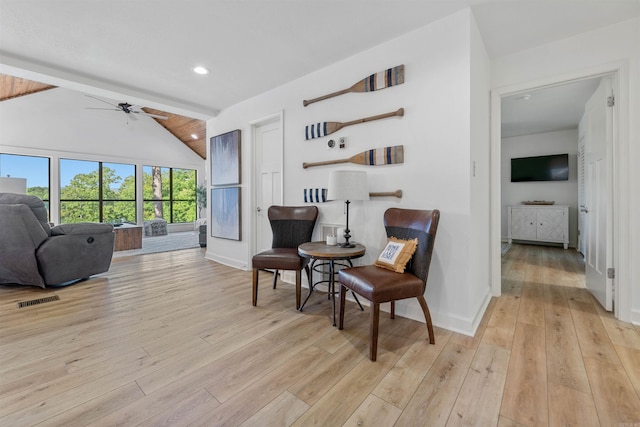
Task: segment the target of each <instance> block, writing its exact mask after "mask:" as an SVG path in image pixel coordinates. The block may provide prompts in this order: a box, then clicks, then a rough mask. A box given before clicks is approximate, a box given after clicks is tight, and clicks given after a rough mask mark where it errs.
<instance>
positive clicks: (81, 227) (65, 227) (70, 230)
mask: <svg viewBox="0 0 640 427" xmlns="http://www.w3.org/2000/svg"><path fill="white" fill-rule="evenodd" d="M111 232H113V225H112V224H105V223H100V222H78V223H74V224H60V225H56V226H55V227H53V228H52V229H51V235H52V236H62V235H67V234H103V233H111Z"/></svg>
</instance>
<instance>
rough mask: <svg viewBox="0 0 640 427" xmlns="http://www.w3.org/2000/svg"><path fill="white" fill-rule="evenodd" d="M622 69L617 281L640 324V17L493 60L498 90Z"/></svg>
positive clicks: (623, 308) (625, 310)
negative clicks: (621, 239)
mask: <svg viewBox="0 0 640 427" xmlns="http://www.w3.org/2000/svg"><path fill="white" fill-rule="evenodd" d="M616 68H620V69H621V73H620V76H619V77H620V79H619V82H618V86H619V88H618V89H619V90H618V93H617V100H616V102H617V105H618V107H617V108H618V111H619V112H620V116H619V117H618V119H619V120H620V123H621V124H622V125H621V127H620V128H619V129H618V135H617V136H618V146H617V147H616V148H617V150H616V152H615V153H614V154H615V157H616V174H617V175H618V179H617V182H616V194H615V196H617V198H616V200H617V205H618V207H619V209H618V211H617V212H616V222H615V223H614V227H615V229H616V232H617V235H618V236H626V241H627V242H626V244H624V245H623V246H622V247H619V250H618V251H617V262H618V264H617V265H616V266H615V267H616V281H617V282H618V285H619V286H618V288H617V290H616V294H618V295H619V306H618V308H619V313H620V314H621V319H622V320H627V321H633V322H634V323H637V324H640V264H639V263H638V262H637V260H638V259H640V215H638V212H640V193H639V192H638V191H637V190H636V189H635V188H637V183H638V182H640V169H639V168H637V167H636V166H635V165H637V164H640V144H638V141H639V138H640V121H638V120H637V117H640V18H635V19H631V20H629V21H625V22H622V23H619V24H616V25H611V26H608V27H604V28H601V29H598V30H595V31H590V32H587V33H583V34H580V35H577V36H575V37H570V38H567V39H564V40H560V41H557V42H554V43H549V44H545V45H542V46H538V47H536V48H533V49H528V50H526V51H522V52H519V53H516V54H513V55H509V56H506V57H502V58H498V59H496V60H494V61H493V62H492V73H491V74H492V88H494V89H499V88H504V87H513V86H520V87H523V86H528V85H530V84H532V83H531V82H545V84H548V83H552V82H554V81H556V82H557V81H565V80H568V79H573V78H576V76H586V75H589V74H592V73H594V72H606V71H608V70H611V69H616Z"/></svg>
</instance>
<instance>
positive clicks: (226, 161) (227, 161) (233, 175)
mask: <svg viewBox="0 0 640 427" xmlns="http://www.w3.org/2000/svg"><path fill="white" fill-rule="evenodd" d="M210 151H211V153H210V154H211V156H210V157H211V185H238V184H240V129H236V130H234V131H231V132H227V133H223V134H222V135H218V136H214V137H212V138H211V144H210Z"/></svg>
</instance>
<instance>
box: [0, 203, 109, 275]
mask: <svg viewBox="0 0 640 427" xmlns="http://www.w3.org/2000/svg"><path fill="white" fill-rule="evenodd" d="M113 243H114V233H113V226H112V225H111V224H102V223H88V222H85V223H77V224H62V225H58V226H55V227H53V228H52V227H50V226H49V222H48V215H47V210H46V208H45V205H44V202H43V201H42V200H41V199H39V198H38V197H35V196H30V195H25V194H14V193H0V284H20V285H30V286H39V287H41V288H44V287H45V286H60V285H66V284H69V283H73V282H75V281H78V280H82V279H86V278H89V276H92V275H94V274H98V273H103V272H105V271H107V270H109V267H110V266H111V258H112V257H113Z"/></svg>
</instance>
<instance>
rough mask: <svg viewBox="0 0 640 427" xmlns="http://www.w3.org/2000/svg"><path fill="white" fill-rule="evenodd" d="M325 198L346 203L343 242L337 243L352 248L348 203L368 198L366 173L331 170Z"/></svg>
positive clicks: (342, 246)
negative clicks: (345, 223)
mask: <svg viewBox="0 0 640 427" xmlns="http://www.w3.org/2000/svg"><path fill="white" fill-rule="evenodd" d="M327 200H344V201H345V204H346V205H347V225H346V228H345V230H344V239H345V241H344V243H338V246H340V247H341V248H353V247H355V245H354V244H353V243H351V242H349V239H350V238H351V235H350V234H349V232H350V230H349V204H350V203H351V200H369V188H368V186H367V173H366V172H365V171H345V170H340V171H333V172H331V174H330V175H329V188H328V189H327Z"/></svg>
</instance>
